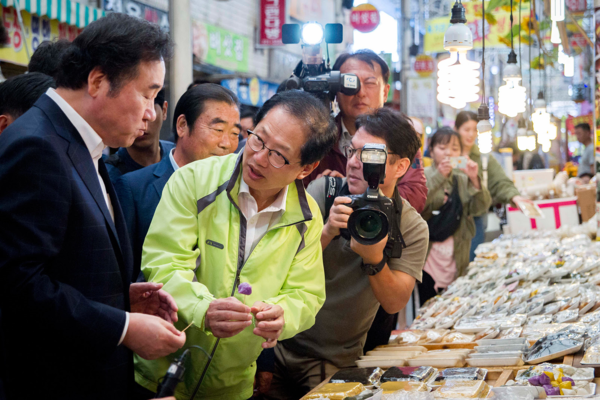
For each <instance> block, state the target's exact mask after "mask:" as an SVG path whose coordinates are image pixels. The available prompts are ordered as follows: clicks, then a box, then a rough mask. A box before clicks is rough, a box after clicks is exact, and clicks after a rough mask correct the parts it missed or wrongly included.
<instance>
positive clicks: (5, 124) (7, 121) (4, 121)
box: [0, 115, 13, 135]
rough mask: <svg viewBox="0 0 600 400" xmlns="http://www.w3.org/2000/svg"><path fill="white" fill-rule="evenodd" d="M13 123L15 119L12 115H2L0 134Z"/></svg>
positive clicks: (0, 116)
mask: <svg viewBox="0 0 600 400" xmlns="http://www.w3.org/2000/svg"><path fill="white" fill-rule="evenodd" d="M12 123H13V119H12V117H11V116H10V115H0V135H1V134H2V132H4V130H5V129H6V128H8V126H9V125H10V124H12Z"/></svg>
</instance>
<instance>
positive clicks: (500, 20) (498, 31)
mask: <svg viewBox="0 0 600 400" xmlns="http://www.w3.org/2000/svg"><path fill="white" fill-rule="evenodd" d="M488 3H489V2H486V11H488V12H489V10H488V8H487V4H488ZM462 5H463V6H464V7H465V10H466V17H467V23H466V25H467V26H468V27H469V29H471V32H472V33H473V48H475V49H478V48H481V43H482V34H481V28H482V26H483V22H482V20H481V11H482V7H481V2H463V3H462ZM492 14H493V16H494V18H496V23H495V24H494V25H490V24H489V23H487V22H486V24H485V47H486V48H506V47H507V46H508V47H510V40H509V42H508V43H506V42H505V41H504V39H505V36H506V35H508V34H509V33H510V11H506V10H504V9H502V8H501V7H498V8H496V9H495V10H494V11H493V13H492ZM528 15H529V3H527V5H526V6H525V5H523V6H522V8H521V18H522V19H525V18H526V17H527V16H528ZM513 19H514V24H518V23H519V13H518V10H517V12H516V13H515V12H514V11H513ZM449 26H450V16H449V15H448V16H447V17H440V18H433V19H431V20H429V21H427V23H426V25H425V40H424V51H425V53H442V52H444V51H446V50H444V34H445V33H446V30H448V27H449Z"/></svg>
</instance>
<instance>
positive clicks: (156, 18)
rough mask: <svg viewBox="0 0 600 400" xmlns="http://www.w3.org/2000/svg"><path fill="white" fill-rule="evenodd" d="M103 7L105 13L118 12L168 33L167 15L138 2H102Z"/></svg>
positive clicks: (109, 0)
mask: <svg viewBox="0 0 600 400" xmlns="http://www.w3.org/2000/svg"><path fill="white" fill-rule="evenodd" d="M103 6H104V10H105V11H107V12H120V13H125V14H127V15H131V16H132V17H137V18H142V19H145V20H146V21H149V22H152V23H154V24H157V25H159V26H160V28H161V29H162V30H164V31H167V32H168V31H169V13H168V12H165V11H163V10H160V9H158V8H154V7H151V6H149V5H147V4H144V3H142V2H140V1H134V0H104V1H103Z"/></svg>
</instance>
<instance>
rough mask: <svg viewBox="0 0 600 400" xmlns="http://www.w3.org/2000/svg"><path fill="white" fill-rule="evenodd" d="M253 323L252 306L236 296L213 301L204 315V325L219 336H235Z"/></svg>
mask: <svg viewBox="0 0 600 400" xmlns="http://www.w3.org/2000/svg"><path fill="white" fill-rule="evenodd" d="M251 324H252V315H250V307H248V306H247V305H244V304H243V303H242V302H241V301H239V300H238V299H236V298H235V297H228V298H226V299H216V300H213V301H211V303H210V305H209V306H208V310H207V311H206V316H205V317H204V325H205V326H206V328H207V329H209V330H210V331H211V332H212V334H213V335H214V336H215V337H218V338H228V337H232V336H235V335H237V334H238V333H240V332H241V331H243V330H244V329H246V328H247V327H248V326H250V325H251Z"/></svg>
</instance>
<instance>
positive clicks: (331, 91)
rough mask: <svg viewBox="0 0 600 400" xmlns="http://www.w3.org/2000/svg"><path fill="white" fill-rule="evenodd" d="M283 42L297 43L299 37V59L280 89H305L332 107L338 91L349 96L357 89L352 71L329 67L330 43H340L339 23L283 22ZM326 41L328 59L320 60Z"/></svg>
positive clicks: (355, 78) (341, 36) (356, 91)
mask: <svg viewBox="0 0 600 400" xmlns="http://www.w3.org/2000/svg"><path fill="white" fill-rule="evenodd" d="M281 33H282V35H281V36H282V41H283V43H284V44H296V43H300V42H301V41H302V61H301V62H300V63H299V64H298V66H297V67H296V69H295V70H294V72H293V74H292V75H291V76H290V78H288V79H286V80H285V81H284V82H283V84H282V88H283V90H294V89H296V90H304V91H305V92H309V93H311V94H313V95H314V96H315V97H317V98H319V99H321V100H322V101H323V102H324V103H325V104H326V105H328V106H329V107H331V102H333V100H334V99H335V95H336V94H337V93H338V92H341V93H344V94H346V95H348V96H353V95H355V94H357V93H358V92H359V90H360V80H359V79H358V77H357V76H356V75H355V74H341V73H340V72H339V71H332V70H331V67H330V60H329V47H328V44H329V43H342V39H343V27H342V24H326V25H325V29H323V27H322V26H321V24H319V23H317V22H308V23H306V24H304V25H302V27H300V25H298V24H284V25H283V27H282V32H281ZM323 41H325V43H326V44H325V47H326V49H327V63H325V61H324V60H323V51H322V48H321V43H322V42H323Z"/></svg>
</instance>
